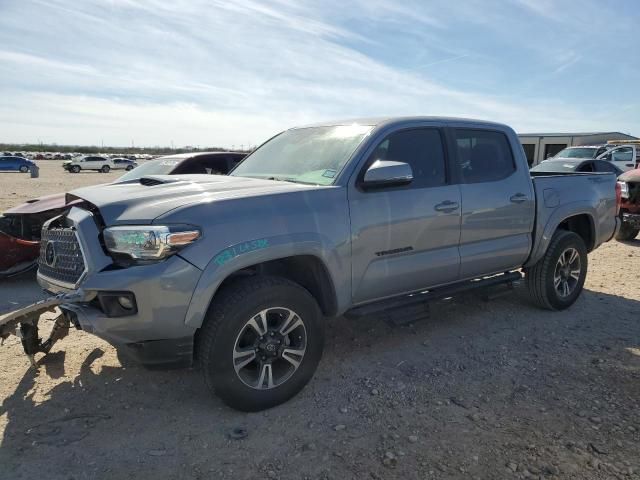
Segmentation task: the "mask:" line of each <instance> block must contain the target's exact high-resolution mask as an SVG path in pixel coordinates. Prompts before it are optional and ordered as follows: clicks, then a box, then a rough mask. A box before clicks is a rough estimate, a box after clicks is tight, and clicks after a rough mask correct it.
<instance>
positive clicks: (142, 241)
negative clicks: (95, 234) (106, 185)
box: [103, 225, 200, 263]
mask: <svg viewBox="0 0 640 480" xmlns="http://www.w3.org/2000/svg"><path fill="white" fill-rule="evenodd" d="M103 234H104V244H105V247H106V248H107V250H108V251H109V253H111V254H114V258H116V260H117V259H118V257H119V258H120V259H122V257H123V256H124V258H125V259H128V260H129V263H130V262H131V261H133V262H135V263H148V262H158V261H160V260H164V259H165V258H167V257H170V256H171V255H173V254H175V253H177V252H178V251H179V250H181V249H182V248H184V247H186V246H187V245H190V244H191V243H193V242H195V241H196V240H197V239H198V238H200V230H198V229H197V228H194V227H192V226H184V225H183V226H157V225H148V226H147V225H143V226H138V225H131V226H129V225H123V226H119V227H109V228H105V229H104V232H103Z"/></svg>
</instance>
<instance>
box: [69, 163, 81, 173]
mask: <svg viewBox="0 0 640 480" xmlns="http://www.w3.org/2000/svg"><path fill="white" fill-rule="evenodd" d="M71 173H80V166H79V165H72V166H71Z"/></svg>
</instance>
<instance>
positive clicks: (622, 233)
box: [616, 222, 640, 242]
mask: <svg viewBox="0 0 640 480" xmlns="http://www.w3.org/2000/svg"><path fill="white" fill-rule="evenodd" d="M638 233H640V229H638V228H633V227H632V226H631V225H630V224H629V223H627V222H622V225H620V230H618V233H616V240H618V241H620V242H628V241H629V240H633V239H634V238H636V237H637V236H638Z"/></svg>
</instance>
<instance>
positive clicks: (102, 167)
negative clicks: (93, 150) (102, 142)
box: [62, 155, 114, 173]
mask: <svg viewBox="0 0 640 480" xmlns="http://www.w3.org/2000/svg"><path fill="white" fill-rule="evenodd" d="M62 168H64V169H65V170H66V171H68V172H71V173H80V172H81V171H82V170H95V171H97V172H103V173H109V172H110V171H111V169H112V168H114V167H113V162H112V161H111V159H110V158H107V157H99V156H96V155H87V156H84V157H79V158H76V159H73V160H67V161H65V162H63V164H62Z"/></svg>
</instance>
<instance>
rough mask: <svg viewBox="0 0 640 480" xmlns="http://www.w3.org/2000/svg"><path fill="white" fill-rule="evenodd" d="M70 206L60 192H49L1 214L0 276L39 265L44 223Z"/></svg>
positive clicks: (10, 274) (13, 273)
mask: <svg viewBox="0 0 640 480" xmlns="http://www.w3.org/2000/svg"><path fill="white" fill-rule="evenodd" d="M62 197H63V198H64V194H62ZM68 208H69V207H68V206H66V205H65V202H64V200H63V201H60V195H48V196H46V197H40V198H38V199H35V200H31V201H29V202H26V203H24V204H22V205H19V206H17V207H14V208H12V209H10V210H7V211H6V212H5V213H4V214H3V215H0V278H4V277H9V276H12V275H17V274H20V273H23V272H25V271H27V270H29V269H31V268H34V267H35V266H36V260H37V258H38V255H39V253H40V231H41V230H42V224H43V223H44V222H45V221H47V220H49V219H50V218H53V217H55V216H57V215H60V214H61V213H63V212H64V211H65V210H67V209H68Z"/></svg>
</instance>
